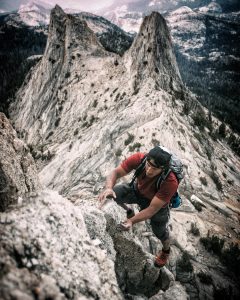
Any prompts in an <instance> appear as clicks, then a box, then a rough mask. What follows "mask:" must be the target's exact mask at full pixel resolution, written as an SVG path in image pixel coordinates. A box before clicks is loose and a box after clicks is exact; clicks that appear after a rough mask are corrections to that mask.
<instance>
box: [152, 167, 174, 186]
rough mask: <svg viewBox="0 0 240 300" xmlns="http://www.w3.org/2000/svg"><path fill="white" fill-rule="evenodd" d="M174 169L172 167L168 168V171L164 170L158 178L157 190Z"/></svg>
mask: <svg viewBox="0 0 240 300" xmlns="http://www.w3.org/2000/svg"><path fill="white" fill-rule="evenodd" d="M171 171H172V170H171V169H167V170H166V171H164V172H163V173H162V174H161V175H160V176H159V178H158V180H157V182H156V187H157V190H159V188H160V186H161V184H162V183H163V181H164V180H165V179H166V178H167V177H168V175H169V174H170V172H171Z"/></svg>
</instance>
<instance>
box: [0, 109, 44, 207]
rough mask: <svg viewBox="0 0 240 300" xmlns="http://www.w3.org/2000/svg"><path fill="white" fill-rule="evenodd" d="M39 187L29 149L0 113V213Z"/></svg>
mask: <svg viewBox="0 0 240 300" xmlns="http://www.w3.org/2000/svg"><path fill="white" fill-rule="evenodd" d="M39 187H40V183H39V179H38V174H37V169H36V167H35V162H34V159H33V158H32V155H31V154H30V150H29V148H28V147H27V146H26V145H25V143H24V142H23V141H21V140H20V139H19V138H18V137H17V134H16V132H15V131H14V129H13V128H12V125H11V124H10V122H9V120H8V119H7V118H6V116H5V115H4V114H3V113H0V211H5V210H6V209H7V207H9V206H10V205H12V204H17V203H18V202H21V198H22V197H23V196H24V195H25V194H27V193H29V192H34V191H36V190H37V189H38V188H39Z"/></svg>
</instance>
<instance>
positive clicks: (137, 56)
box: [129, 12, 183, 93]
mask: <svg viewBox="0 0 240 300" xmlns="http://www.w3.org/2000/svg"><path fill="white" fill-rule="evenodd" d="M129 56H130V58H129V60H130V62H129V64H130V70H129V72H130V74H131V76H132V78H133V89H134V90H136V89H139V88H140V86H141V85H142V84H143V82H144V81H146V80H147V79H148V78H149V77H150V78H152V79H153V80H154V81H155V83H156V88H159V89H163V90H165V91H167V92H169V93H174V92H178V93H181V90H182V89H183V83H182V80H181V76H180V73H179V70H178V66H177V62H176V58H175V55H174V53H173V45H172V41H171V37H170V33H169V30H168V27H167V24H166V21H165V19H164V18H163V17H162V16H161V15H160V14H159V13H157V12H153V13H151V15H150V16H147V17H145V18H144V20H143V23H142V25H141V27H140V30H139V33H138V35H137V37H136V38H135V40H134V42H133V45H132V46H131V48H130V51H129Z"/></svg>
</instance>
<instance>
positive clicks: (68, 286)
mask: <svg viewBox="0 0 240 300" xmlns="http://www.w3.org/2000/svg"><path fill="white" fill-rule="evenodd" d="M24 203H25V204H24V205H23V206H22V207H21V208H20V209H19V208H18V209H15V210H12V211H11V212H9V213H8V215H7V217H8V223H7V224H3V223H1V224H0V231H1V237H0V253H1V256H0V265H1V273H0V274H1V276H0V290H1V299H17V300H22V299H36V297H37V298H38V299H46V298H52V299H66V298H67V299H123V297H122V294H121V291H120V289H119V287H118V284H117V280H116V275H115V272H114V264H113V262H112V261H111V260H110V259H108V258H107V256H106V253H105V252H104V251H103V250H101V249H100V248H99V247H97V246H96V245H95V244H94V242H93V241H92V240H91V239H90V237H89V235H88V233H87V230H86V226H85V223H84V219H83V216H82V213H81V209H80V208H77V207H75V206H74V205H73V204H72V203H70V202H69V201H68V200H66V199H64V198H62V197H61V196H59V195H58V193H56V192H52V191H42V192H41V193H39V195H38V196H36V197H35V198H28V199H27V198H25V199H24Z"/></svg>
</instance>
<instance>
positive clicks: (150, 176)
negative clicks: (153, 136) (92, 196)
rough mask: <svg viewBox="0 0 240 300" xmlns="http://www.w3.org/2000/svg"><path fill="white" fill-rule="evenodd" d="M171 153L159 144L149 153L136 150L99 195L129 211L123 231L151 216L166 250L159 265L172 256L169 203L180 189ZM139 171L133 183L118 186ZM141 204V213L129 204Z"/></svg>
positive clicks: (107, 181)
mask: <svg viewBox="0 0 240 300" xmlns="http://www.w3.org/2000/svg"><path fill="white" fill-rule="evenodd" d="M171 157H172V156H171V154H170V153H169V152H167V151H165V150H163V147H159V146H156V147H154V148H153V149H151V150H150V151H149V153H147V154H146V153H140V152H138V153H135V154H133V155H131V156H130V157H128V158H127V159H126V160H124V161H123V162H122V163H121V164H120V165H119V166H118V167H116V168H115V169H114V170H113V171H112V172H111V173H110V174H109V175H108V177H107V179H106V184H105V189H104V190H103V192H102V193H101V194H100V196H99V201H100V202H101V205H103V204H104V202H105V200H106V198H110V197H113V198H114V200H115V201H116V202H117V203H118V204H119V205H120V206H122V207H123V208H124V209H126V210H127V219H126V220H125V221H124V222H123V223H122V224H121V227H122V230H129V229H130V228H131V227H132V226H133V225H134V224H136V223H138V222H141V221H145V220H148V219H150V220H151V227H152V230H153V232H154V234H155V235H156V237H157V238H158V239H159V240H160V241H161V242H162V245H163V247H162V250H161V251H160V253H158V255H157V256H156V258H155V265H156V266H158V267H163V266H164V265H165V264H166V262H167V261H168V258H169V253H170V239H169V231H168V226H167V225H168V221H169V217H170V210H169V203H170V200H171V198H172V197H173V196H174V194H175V193H176V191H177V188H178V184H179V180H178V177H177V176H176V174H175V173H174V172H173V171H172V170H171V168H170V162H171ZM134 169H135V170H136V171H135V174H134V177H133V180H132V182H131V183H130V184H126V183H125V184H118V185H115V184H116V182H117V180H118V179H119V178H121V177H123V176H126V175H127V174H128V173H130V172H131V171H132V170H134ZM125 203H127V204H138V205H139V206H140V212H139V213H137V214H134V211H133V210H132V209H131V208H129V207H128V206H126V204H125Z"/></svg>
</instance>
